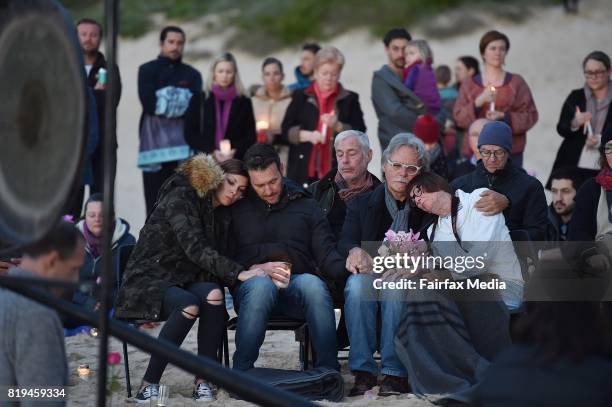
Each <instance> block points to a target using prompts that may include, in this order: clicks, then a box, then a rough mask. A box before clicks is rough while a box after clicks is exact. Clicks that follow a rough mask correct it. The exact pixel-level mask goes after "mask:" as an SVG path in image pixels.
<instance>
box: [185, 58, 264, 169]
mask: <svg viewBox="0 0 612 407" xmlns="http://www.w3.org/2000/svg"><path fill="white" fill-rule="evenodd" d="M204 87H205V89H204V93H203V95H202V98H197V99H198V100H197V102H196V103H193V109H192V110H190V111H189V113H188V124H187V131H186V137H185V138H186V140H187V142H188V143H189V145H190V146H191V148H192V149H194V150H195V151H202V152H205V153H212V154H213V156H214V157H215V159H216V160H217V161H218V162H223V161H225V160H228V159H230V158H237V159H241V158H242V156H243V155H244V152H245V151H246V150H247V148H249V147H250V146H251V145H252V144H254V143H255V141H256V138H255V118H254V116H253V105H252V104H251V99H249V98H248V96H247V91H246V90H245V88H244V86H243V85H242V81H241V80H240V74H239V73H238V64H237V63H236V59H235V58H234V55H232V54H231V53H229V52H225V53H223V54H221V55H220V56H218V57H217V58H215V60H214V61H213V63H212V65H211V67H210V70H209V72H208V76H207V78H206V81H205V82H204ZM191 107H192V106H190V108H191Z"/></svg>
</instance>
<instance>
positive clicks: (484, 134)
mask: <svg viewBox="0 0 612 407" xmlns="http://www.w3.org/2000/svg"><path fill="white" fill-rule="evenodd" d="M478 151H479V152H480V156H481V157H482V159H481V160H480V161H479V162H478V164H477V165H476V169H475V170H474V171H473V172H472V173H470V174H467V175H464V176H462V177H460V178H457V179H455V180H454V181H453V182H452V183H451V186H452V187H453V189H454V190H458V189H460V190H462V191H464V192H468V193H469V192H472V191H474V190H475V189H478V188H488V189H490V190H491V191H487V192H483V193H482V194H481V199H480V200H479V201H478V202H477V203H476V205H475V207H476V209H477V210H479V211H481V212H483V213H484V214H485V215H495V214H497V213H500V212H502V211H503V213H504V216H505V219H506V226H508V229H509V230H510V231H513V230H518V229H523V230H526V231H527V233H528V234H529V239H530V240H532V241H541V240H544V239H545V236H546V230H547V227H548V215H547V213H548V208H547V205H546V196H545V195H544V188H543V187H542V184H541V183H540V182H539V181H538V180H537V179H536V178H534V177H532V176H530V175H528V174H527V173H526V172H525V171H524V170H523V169H521V168H517V167H514V166H513V165H512V161H511V160H510V159H509V158H510V152H511V151H512V129H511V128H510V126H508V125H507V124H506V123H504V122H501V121H495V122H492V123H487V124H486V125H485V126H484V127H483V129H482V131H481V133H480V136H479V138H478Z"/></svg>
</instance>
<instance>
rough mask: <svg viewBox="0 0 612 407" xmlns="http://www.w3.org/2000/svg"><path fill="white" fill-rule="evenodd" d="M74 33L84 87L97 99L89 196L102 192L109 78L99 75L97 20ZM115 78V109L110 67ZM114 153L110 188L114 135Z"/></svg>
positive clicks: (104, 66)
mask: <svg viewBox="0 0 612 407" xmlns="http://www.w3.org/2000/svg"><path fill="white" fill-rule="evenodd" d="M76 27H77V33H78V35H79V42H80V43H81V49H82V51H83V59H84V62H85V73H86V74H87V85H88V86H89V87H90V88H91V89H93V91H94V96H95V99H96V110H97V115H98V145H97V147H96V149H95V150H94V152H93V154H92V155H91V163H92V169H93V183H92V184H91V185H90V187H91V193H95V192H102V185H103V179H104V161H103V160H102V151H103V149H104V137H105V134H104V111H105V106H106V102H105V99H106V87H107V82H108V80H105V78H108V74H105V73H101V72H100V71H101V70H107V69H108V67H107V64H106V59H105V58H104V54H102V53H101V52H100V51H99V49H100V43H101V41H102V25H100V23H98V22H97V21H96V20H92V19H90V18H83V19H81V20H79V21H78V22H77V25H76ZM113 70H114V74H115V78H117V93H116V99H115V101H114V102H115V107H117V105H119V99H120V98H121V77H120V75H119V68H118V67H117V65H115V66H114V67H113ZM113 139H114V140H113V146H114V148H113V150H112V153H111V154H112V156H111V159H110V160H109V163H110V165H111V167H112V171H111V173H112V177H111V178H112V185H114V183H115V172H116V168H117V137H116V135H113Z"/></svg>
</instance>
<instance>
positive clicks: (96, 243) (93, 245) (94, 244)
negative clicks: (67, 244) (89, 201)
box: [83, 222, 100, 259]
mask: <svg viewBox="0 0 612 407" xmlns="http://www.w3.org/2000/svg"><path fill="white" fill-rule="evenodd" d="M83 235H84V236H85V241H86V242H87V247H88V248H89V251H90V252H91V255H92V256H93V257H94V259H97V258H98V257H100V239H98V238H97V237H95V236H94V235H92V234H91V232H90V231H89V228H88V227H87V222H83Z"/></svg>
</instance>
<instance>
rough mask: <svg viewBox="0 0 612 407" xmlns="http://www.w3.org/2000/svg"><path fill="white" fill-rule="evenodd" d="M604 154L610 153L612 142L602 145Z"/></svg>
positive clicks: (611, 152)
mask: <svg viewBox="0 0 612 407" xmlns="http://www.w3.org/2000/svg"><path fill="white" fill-rule="evenodd" d="M604 154H606V155H608V154H612V144H606V145H605V146H604Z"/></svg>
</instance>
